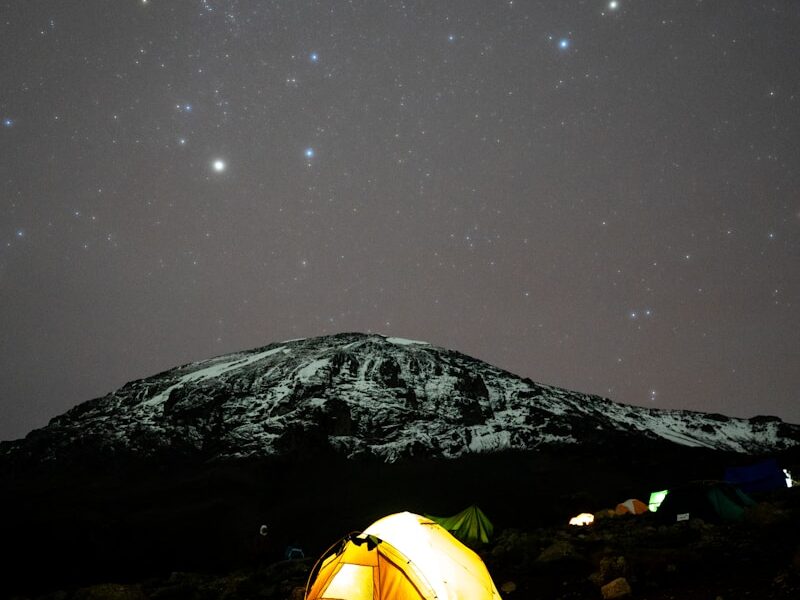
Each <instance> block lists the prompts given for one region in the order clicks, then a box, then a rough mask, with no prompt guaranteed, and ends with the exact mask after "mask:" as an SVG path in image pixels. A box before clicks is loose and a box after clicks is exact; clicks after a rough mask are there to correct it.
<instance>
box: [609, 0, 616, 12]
mask: <svg viewBox="0 0 800 600" xmlns="http://www.w3.org/2000/svg"><path fill="white" fill-rule="evenodd" d="M618 8H619V2H617V0H611V2H609V3H608V10H617V9H618Z"/></svg>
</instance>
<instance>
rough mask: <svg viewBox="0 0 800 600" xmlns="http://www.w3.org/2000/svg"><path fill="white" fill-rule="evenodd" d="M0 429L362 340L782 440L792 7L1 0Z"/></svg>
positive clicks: (796, 19) (797, 223)
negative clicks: (213, 362)
mask: <svg viewBox="0 0 800 600" xmlns="http://www.w3.org/2000/svg"><path fill="white" fill-rule="evenodd" d="M0 56H2V57H3V58H2V61H0V84H1V85H0V120H1V121H0V309H1V310H0V439H11V438H16V437H21V436H23V435H24V434H25V433H27V432H28V431H30V430H31V429H33V428H34V427H39V426H42V425H44V424H45V423H46V422H47V421H48V419H49V418H51V417H53V416H55V415H57V414H59V413H61V412H63V411H64V410H66V409H68V408H70V407H71V406H74V405H75V404H77V403H78V402H81V401H84V400H88V399H90V398H93V397H97V396H101V395H104V394H106V393H108V392H110V391H112V390H113V389H115V388H117V387H119V386H120V385H122V384H123V383H125V382H126V381H130V380H132V379H136V378H140V377H145V376H148V375H152V374H154V373H156V372H159V371H163V370H165V369H168V368H171V367H173V366H176V365H179V364H183V363H186V362H190V361H194V360H200V359H204V358H208V357H210V356H215V355H218V354H222V353H226V352H231V351H236V350H243V349H249V348H253V347H257V346H263V345H266V344H268V343H272V342H276V341H280V340H284V339H288V338H297V337H311V336H317V335H324V334H328V333H336V332H342V331H365V332H366V331H372V332H378V333H384V334H390V335H395V336H401V337H408V338H413V339H421V340H427V341H429V342H431V343H433V344H436V345H439V346H444V347H449V348H453V349H456V350H459V351H462V352H465V353H467V354H470V355H472V356H475V357H478V358H481V359H483V360H486V361H487V362H490V363H492V364H495V365H497V366H500V367H503V368H506V369H508V370H510V371H512V372H515V373H517V374H520V375H522V376H527V377H530V378H532V379H534V380H536V381H539V382H543V383H547V384H552V385H558V386H562V387H566V388H569V389H573V390H579V391H583V392H591V393H597V394H600V395H603V396H607V397H610V398H612V399H614V400H618V401H622V402H627V403H633V404H638V405H644V406H652V407H660V408H690V409H696V410H703V411H710V412H721V413H725V414H729V415H734V416H752V415H754V414H774V415H778V416H780V417H782V418H784V419H786V420H790V421H794V422H799V421H800V397H799V394H798V392H799V391H800V334H799V333H798V332H799V331H800V313H799V312H798V308H800V304H799V295H800V260H799V259H800V193H798V189H800V149H799V148H798V146H799V145H800V4H799V3H797V2H796V1H793V0H785V1H769V0H768V1H765V2H753V1H749V0H748V1H745V0H742V1H739V0H726V1H722V0H719V1H705V2H703V1H698V2H693V1H688V0H684V1H669V0H666V1H665V0H658V1H655V0H653V1H644V0H641V1H638V2H635V1H633V0H628V1H626V0H619V1H618V2H609V1H593V0H592V1H589V0H586V1H568V0H558V1H556V0H552V1H546V2H545V1H526V0H514V1H513V2H511V1H494V0H478V1H470V0H453V1H449V0H436V1H428V2H421V1H420V2H415V1H412V0H409V1H406V2H401V1H396V2H384V1H378V0H352V1H349V2H348V1H343V0H330V1H317V2H311V1H303V0H286V1H283V2H277V1H266V0H264V1H255V0H253V1H246V0H239V1H236V0H228V1H222V0H218V1H217V0H205V1H201V0H180V1H177V0H174V1H173V0H170V1H167V0H163V1H160V0H148V1H146V2H145V1H143V0H115V1H113V2H110V1H108V0H84V1H81V2H65V1H62V0H58V1H39V2H23V1H19V0H17V1H13V2H3V3H2V4H0Z"/></svg>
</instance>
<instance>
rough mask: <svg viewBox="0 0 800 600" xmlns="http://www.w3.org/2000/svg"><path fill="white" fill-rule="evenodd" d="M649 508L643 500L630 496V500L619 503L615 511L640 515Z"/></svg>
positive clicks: (622, 513) (620, 513)
mask: <svg viewBox="0 0 800 600" xmlns="http://www.w3.org/2000/svg"><path fill="white" fill-rule="evenodd" d="M648 510H649V509H648V508H647V504H645V503H644V502H642V501H641V500H637V499H636V498H629V499H628V500H625V502H620V503H619V504H617V508H616V509H614V512H615V513H617V514H618V515H640V514H642V513H646V512H648Z"/></svg>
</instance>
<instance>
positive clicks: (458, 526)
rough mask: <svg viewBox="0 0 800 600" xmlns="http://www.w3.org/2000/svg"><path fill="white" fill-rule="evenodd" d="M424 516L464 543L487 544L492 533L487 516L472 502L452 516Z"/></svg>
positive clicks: (492, 529)
mask: <svg viewBox="0 0 800 600" xmlns="http://www.w3.org/2000/svg"><path fill="white" fill-rule="evenodd" d="M425 516H426V517H428V518H429V519H430V520H431V521H435V522H436V523H438V524H439V525H441V526H442V527H443V528H444V529H446V530H447V531H449V532H450V533H451V534H452V535H453V536H455V537H456V538H457V539H459V540H461V541H462V542H464V543H466V544H477V543H482V544H488V543H489V539H490V538H491V537H492V534H493V533H494V525H492V522H491V521H490V520H489V517H487V516H486V514H484V512H483V511H482V510H481V509H480V508H478V507H477V506H475V505H474V504H473V505H472V506H470V507H468V508H465V509H464V510H462V511H461V512H460V513H458V514H456V515H453V516H452V517H434V516H431V515H425Z"/></svg>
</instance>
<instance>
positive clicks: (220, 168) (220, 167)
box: [211, 158, 228, 173]
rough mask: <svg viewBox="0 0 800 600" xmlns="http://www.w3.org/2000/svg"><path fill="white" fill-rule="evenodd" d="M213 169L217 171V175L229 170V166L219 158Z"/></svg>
mask: <svg viewBox="0 0 800 600" xmlns="http://www.w3.org/2000/svg"><path fill="white" fill-rule="evenodd" d="M211 168H212V169H214V171H216V172H217V173H222V172H223V171H224V170H225V169H227V168H228V165H227V163H226V162H225V161H224V160H222V159H221V158H217V159H216V160H214V162H213V163H211Z"/></svg>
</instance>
